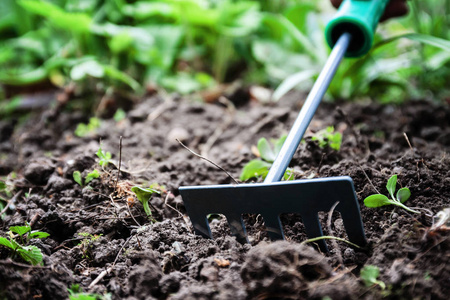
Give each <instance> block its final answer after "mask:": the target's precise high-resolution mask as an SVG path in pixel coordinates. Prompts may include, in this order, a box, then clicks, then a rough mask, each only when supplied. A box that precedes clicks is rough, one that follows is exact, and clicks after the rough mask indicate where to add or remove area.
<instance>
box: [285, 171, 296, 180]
mask: <svg viewBox="0 0 450 300" xmlns="http://www.w3.org/2000/svg"><path fill="white" fill-rule="evenodd" d="M283 178H284V180H286V181H288V180H289V181H291V180H294V179H295V176H294V170H292V169H291V168H287V169H286V172H284V176H283Z"/></svg>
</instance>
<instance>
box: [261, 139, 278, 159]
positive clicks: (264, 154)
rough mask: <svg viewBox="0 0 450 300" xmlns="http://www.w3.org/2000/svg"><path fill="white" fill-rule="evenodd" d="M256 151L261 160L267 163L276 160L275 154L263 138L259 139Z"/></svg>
mask: <svg viewBox="0 0 450 300" xmlns="http://www.w3.org/2000/svg"><path fill="white" fill-rule="evenodd" d="M257 148H258V151H259V154H260V155H261V158H262V159H263V160H265V161H268V162H273V161H274V160H275V158H276V154H275V153H274V152H273V150H272V147H271V146H270V144H269V142H268V141H267V139H265V138H260V139H259V141H258V146H257Z"/></svg>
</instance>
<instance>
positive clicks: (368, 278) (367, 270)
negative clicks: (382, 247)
mask: <svg viewBox="0 0 450 300" xmlns="http://www.w3.org/2000/svg"><path fill="white" fill-rule="evenodd" d="M378 275H380V269H379V268H378V267H377V266H372V265H366V266H364V267H363V268H362V269H361V274H360V276H361V280H362V281H363V282H364V284H365V285H366V286H367V287H371V286H373V285H378V286H380V288H381V289H382V290H384V289H386V284H384V282H383V281H381V280H377V278H378Z"/></svg>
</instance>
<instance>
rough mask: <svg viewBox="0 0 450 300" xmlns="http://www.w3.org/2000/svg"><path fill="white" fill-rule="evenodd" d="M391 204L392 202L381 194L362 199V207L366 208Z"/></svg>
mask: <svg viewBox="0 0 450 300" xmlns="http://www.w3.org/2000/svg"><path fill="white" fill-rule="evenodd" d="M390 204H392V200H390V199H389V198H388V197H386V196H385V195H382V194H375V195H370V196H369V197H367V198H366V199H364V205H365V206H366V207H381V206H385V205H390Z"/></svg>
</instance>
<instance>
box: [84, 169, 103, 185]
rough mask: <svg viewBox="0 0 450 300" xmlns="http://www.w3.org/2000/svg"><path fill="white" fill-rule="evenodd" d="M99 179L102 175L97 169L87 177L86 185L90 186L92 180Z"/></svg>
mask: <svg viewBox="0 0 450 300" xmlns="http://www.w3.org/2000/svg"><path fill="white" fill-rule="evenodd" d="M99 177H100V173H99V171H98V170H97V169H95V170H94V171H92V172H90V173H89V174H87V175H86V178H85V179H84V183H85V184H88V183H89V182H91V181H92V179H95V178H99Z"/></svg>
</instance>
